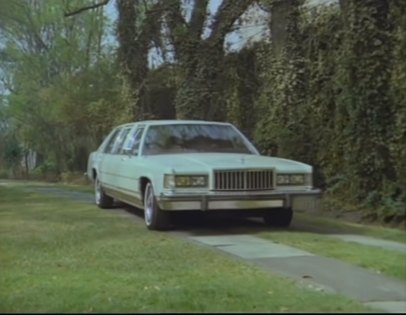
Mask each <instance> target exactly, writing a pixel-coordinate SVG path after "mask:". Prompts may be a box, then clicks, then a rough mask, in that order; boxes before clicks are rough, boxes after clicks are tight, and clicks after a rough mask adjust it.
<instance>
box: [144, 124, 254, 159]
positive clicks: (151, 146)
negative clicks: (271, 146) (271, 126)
mask: <svg viewBox="0 0 406 315" xmlns="http://www.w3.org/2000/svg"><path fill="white" fill-rule="evenodd" d="M195 152H221V153H246V154H255V152H253V151H252V150H251V149H250V148H249V146H248V145H247V143H246V140H244V138H243V137H241V135H240V134H239V133H238V132H237V131H236V130H235V129H234V128H233V127H232V126H229V125H217V124H213V125H209V124H174V125H157V126H151V127H149V128H148V131H147V134H146V137H145V141H144V149H143V153H144V154H145V155H155V154H172V153H195Z"/></svg>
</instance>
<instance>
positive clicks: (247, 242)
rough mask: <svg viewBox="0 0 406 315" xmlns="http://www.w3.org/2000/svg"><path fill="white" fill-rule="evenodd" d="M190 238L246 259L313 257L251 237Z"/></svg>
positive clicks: (295, 249) (303, 252)
mask: <svg viewBox="0 0 406 315" xmlns="http://www.w3.org/2000/svg"><path fill="white" fill-rule="evenodd" d="M190 238H191V239H193V240H195V241H199V242H201V243H203V244H206V245H210V246H214V247H218V248H220V249H221V250H223V251H225V252H228V253H230V254H233V255H236V256H239V257H241V258H245V259H257V258H266V257H268V258H270V257H297V256H313V254H311V253H309V252H305V251H303V250H300V249H297V248H294V247H291V246H287V245H283V244H278V243H274V242H272V241H268V240H262V239H259V238H257V237H254V236H250V235H221V236H195V237H190Z"/></svg>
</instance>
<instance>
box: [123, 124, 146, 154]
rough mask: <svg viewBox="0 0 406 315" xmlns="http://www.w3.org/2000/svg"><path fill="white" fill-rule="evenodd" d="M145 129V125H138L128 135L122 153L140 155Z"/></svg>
mask: <svg viewBox="0 0 406 315" xmlns="http://www.w3.org/2000/svg"><path fill="white" fill-rule="evenodd" d="M143 131H144V127H138V128H136V129H134V130H133V131H132V132H131V133H130V134H129V135H128V137H127V139H126V141H125V143H124V146H123V149H122V150H121V154H129V155H138V149H139V147H140V142H141V137H142V133H143Z"/></svg>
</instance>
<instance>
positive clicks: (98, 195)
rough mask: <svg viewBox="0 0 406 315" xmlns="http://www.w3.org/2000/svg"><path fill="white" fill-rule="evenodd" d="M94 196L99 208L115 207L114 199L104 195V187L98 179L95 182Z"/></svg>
mask: <svg viewBox="0 0 406 315" xmlns="http://www.w3.org/2000/svg"><path fill="white" fill-rule="evenodd" d="M94 195H95V201H96V205H98V206H99V208H102V209H107V208H111V207H112V206H113V202H114V199H113V198H111V197H110V196H107V195H106V194H105V193H104V191H103V187H102V185H101V183H100V181H99V179H98V178H97V177H96V179H95V180H94Z"/></svg>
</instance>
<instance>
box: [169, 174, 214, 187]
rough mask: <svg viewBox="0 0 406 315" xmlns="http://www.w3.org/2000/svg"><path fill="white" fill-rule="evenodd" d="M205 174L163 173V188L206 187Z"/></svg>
mask: <svg viewBox="0 0 406 315" xmlns="http://www.w3.org/2000/svg"><path fill="white" fill-rule="evenodd" d="M207 182H208V181H207V175H165V176H164V187H165V188H179V187H182V188H186V187H207Z"/></svg>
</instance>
